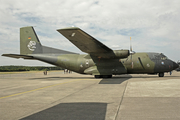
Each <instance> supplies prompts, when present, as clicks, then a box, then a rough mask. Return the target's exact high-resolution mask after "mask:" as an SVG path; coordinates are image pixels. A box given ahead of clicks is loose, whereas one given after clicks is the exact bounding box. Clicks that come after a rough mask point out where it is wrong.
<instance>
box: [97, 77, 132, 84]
mask: <svg viewBox="0 0 180 120" xmlns="http://www.w3.org/2000/svg"><path fill="white" fill-rule="evenodd" d="M130 78H132V76H131V75H118V76H113V77H112V78H103V79H102V80H101V81H100V82H99V84H121V83H123V82H124V81H126V80H129V79H130Z"/></svg>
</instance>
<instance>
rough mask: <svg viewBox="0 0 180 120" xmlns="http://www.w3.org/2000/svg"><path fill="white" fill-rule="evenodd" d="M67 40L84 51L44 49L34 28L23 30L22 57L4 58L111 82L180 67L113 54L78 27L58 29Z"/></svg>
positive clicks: (151, 56) (147, 56) (152, 56)
mask: <svg viewBox="0 0 180 120" xmlns="http://www.w3.org/2000/svg"><path fill="white" fill-rule="evenodd" d="M57 31H58V32H59V33H61V34H62V35H63V36H64V37H66V38H67V39H68V40H69V41H70V42H72V43H73V44H74V45H75V46H76V47H78V48H79V49H80V50H81V51H83V52H85V53H88V54H82V55H80V54H77V53H73V52H69V51H64V50H60V49H55V48H51V47H46V46H43V45H42V44H41V43H40V41H39V39H38V37H37V35H36V33H35V31H34V28H33V27H31V26H30V27H22V28H20V54H3V55H2V56H6V57H12V58H24V59H32V60H39V61H43V62H46V63H49V64H52V65H56V66H60V67H62V68H66V69H69V70H71V71H74V72H77V73H80V74H89V75H94V77H95V78H111V77H112V75H121V74H159V77H164V73H165V72H170V71H172V70H174V69H176V68H178V67H179V66H178V64H176V63H175V62H173V61H172V60H170V59H168V58H167V57H166V56H165V55H164V54H162V53H135V52H133V51H132V47H130V50H112V49H110V48H109V47H107V46H106V45H104V44H103V43H101V42H99V41H98V40H96V39H95V38H94V37H92V36H90V35H89V34H87V33H86V32H84V31H83V30H81V29H80V28H77V27H70V28H64V29H58V30H57Z"/></svg>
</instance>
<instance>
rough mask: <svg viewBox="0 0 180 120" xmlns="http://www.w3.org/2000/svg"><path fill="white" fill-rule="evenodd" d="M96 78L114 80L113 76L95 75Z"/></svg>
mask: <svg viewBox="0 0 180 120" xmlns="http://www.w3.org/2000/svg"><path fill="white" fill-rule="evenodd" d="M94 77H95V78H112V75H94Z"/></svg>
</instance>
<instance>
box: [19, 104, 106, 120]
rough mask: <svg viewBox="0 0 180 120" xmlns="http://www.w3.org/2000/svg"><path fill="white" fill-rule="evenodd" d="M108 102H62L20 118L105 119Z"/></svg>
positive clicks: (54, 119) (23, 119)
mask: <svg viewBox="0 0 180 120" xmlns="http://www.w3.org/2000/svg"><path fill="white" fill-rule="evenodd" d="M106 109H107V103H86V102H85V103H83V102H82V103H60V104H58V105H55V106H53V107H50V108H48V109H45V110H43V111H40V112H38V113H35V114H32V115H30V116H27V117H25V118H22V119H20V120H105V116H106Z"/></svg>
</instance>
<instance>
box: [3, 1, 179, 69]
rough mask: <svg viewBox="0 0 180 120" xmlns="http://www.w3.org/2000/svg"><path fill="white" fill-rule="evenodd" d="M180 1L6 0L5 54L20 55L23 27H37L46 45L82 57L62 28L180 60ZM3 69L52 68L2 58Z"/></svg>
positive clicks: (108, 43)
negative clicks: (10, 66) (4, 66)
mask: <svg viewBox="0 0 180 120" xmlns="http://www.w3.org/2000/svg"><path fill="white" fill-rule="evenodd" d="M179 5H180V0H126V1H125V0H88V1H85V0H51V1H50V0H21V1H20V0H1V4H0V54H4V53H16V54H19V51H20V50H19V49H20V46H19V44H20V43H19V39H20V38H19V28H20V27H24V26H34V29H35V31H36V32H37V34H38V37H39V39H40V41H41V43H42V44H43V45H45V46H50V47H54V48H58V49H64V50H69V51H73V52H77V53H82V52H81V51H80V50H79V49H78V48H76V47H75V46H74V45H73V44H72V43H70V42H69V41H68V40H67V39H66V38H64V37H63V36H62V35H61V34H59V33H58V32H57V31H56V30H57V29H60V28H64V27H72V26H75V27H80V28H81V29H82V30H84V31H86V32H87V33H89V34H90V35H91V36H93V37H95V38H96V39H98V40H99V41H101V42H102V43H104V44H105V45H106V46H108V47H110V48H112V49H129V45H130V37H131V38H132V45H133V50H134V51H136V52H158V53H164V54H165V55H166V56H168V57H169V58H170V59H172V60H174V61H176V62H177V60H179V59H180V54H179V53H180V6H179ZM3 65H29V66H30V65H34V66H36V65H40V66H43V65H45V66H48V65H49V64H46V63H42V62H39V61H29V60H23V59H13V58H8V57H2V56H0V66H3Z"/></svg>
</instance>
